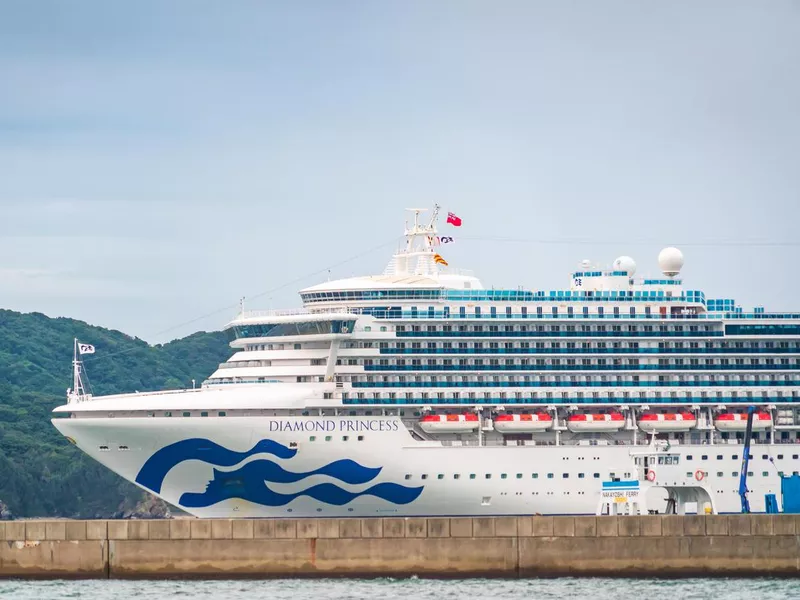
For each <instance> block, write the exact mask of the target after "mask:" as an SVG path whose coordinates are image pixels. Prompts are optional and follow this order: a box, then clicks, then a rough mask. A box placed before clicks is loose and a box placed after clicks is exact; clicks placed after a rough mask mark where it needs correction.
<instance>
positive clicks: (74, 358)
mask: <svg viewBox="0 0 800 600" xmlns="http://www.w3.org/2000/svg"><path fill="white" fill-rule="evenodd" d="M79 377H80V376H79V375H78V338H73V339H72V393H71V394H70V398H69V400H70V401H72V400H73V399H74V398H76V396H77V393H78V380H79Z"/></svg>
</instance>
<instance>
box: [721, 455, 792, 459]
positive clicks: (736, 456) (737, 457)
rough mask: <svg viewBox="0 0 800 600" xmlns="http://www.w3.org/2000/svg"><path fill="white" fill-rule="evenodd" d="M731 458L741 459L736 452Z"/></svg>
mask: <svg viewBox="0 0 800 600" xmlns="http://www.w3.org/2000/svg"><path fill="white" fill-rule="evenodd" d="M731 458H732V459H733V460H739V455H738V454H734V455H733V456H731ZM795 458H796V457H795Z"/></svg>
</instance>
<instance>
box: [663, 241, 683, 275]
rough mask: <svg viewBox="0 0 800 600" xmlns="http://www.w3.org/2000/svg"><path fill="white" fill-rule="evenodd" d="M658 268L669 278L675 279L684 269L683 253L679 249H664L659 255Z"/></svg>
mask: <svg viewBox="0 0 800 600" xmlns="http://www.w3.org/2000/svg"><path fill="white" fill-rule="evenodd" d="M658 266H659V268H660V269H661V272H662V273H664V275H666V276H667V277H675V275H677V274H678V273H680V272H681V267H683V252H681V251H680V250H678V249H677V248H672V247H670V248H664V249H663V250H662V251H661V252H659V253H658Z"/></svg>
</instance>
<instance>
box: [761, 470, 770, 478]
mask: <svg viewBox="0 0 800 600" xmlns="http://www.w3.org/2000/svg"><path fill="white" fill-rule="evenodd" d="M761 475H762V476H763V477H769V472H768V471H761Z"/></svg>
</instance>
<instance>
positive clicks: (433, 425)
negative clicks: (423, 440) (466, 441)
mask: <svg viewBox="0 0 800 600" xmlns="http://www.w3.org/2000/svg"><path fill="white" fill-rule="evenodd" d="M479 424H480V422H479V421H478V415H476V414H475V413H465V414H461V415H424V416H423V417H422V418H421V419H420V420H419V426H420V428H422V431H425V432H426V433H469V432H470V431H474V430H476V429H477V428H478V425H479Z"/></svg>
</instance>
